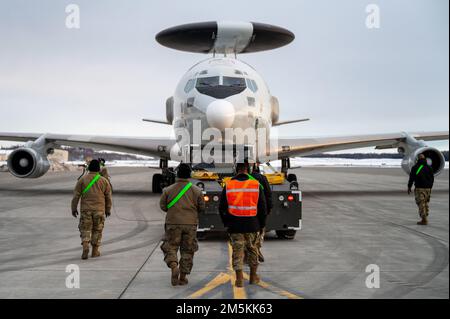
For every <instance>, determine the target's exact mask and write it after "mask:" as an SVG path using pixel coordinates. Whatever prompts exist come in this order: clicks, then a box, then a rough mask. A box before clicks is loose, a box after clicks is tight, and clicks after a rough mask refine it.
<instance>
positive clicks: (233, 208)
mask: <svg viewBox="0 0 450 319" xmlns="http://www.w3.org/2000/svg"><path fill="white" fill-rule="evenodd" d="M248 170H249V165H248V163H237V164H236V172H237V174H236V176H234V177H233V178H232V179H231V180H230V181H229V182H227V184H226V186H225V187H224V188H223V191H222V196H221V199H220V204H219V213H220V217H221V219H222V222H223V224H224V226H225V227H226V228H227V231H228V234H229V236H230V245H231V247H232V250H233V254H232V263H233V269H234V270H235V272H236V282H235V285H236V287H243V286H244V274H243V267H244V256H245V255H247V262H248V265H249V266H250V280H249V282H250V284H257V283H259V281H260V279H259V276H258V275H257V269H258V263H259V262H258V243H259V232H260V231H261V229H263V228H264V227H265V225H266V216H267V205H266V200H265V196H264V194H263V190H262V187H261V185H260V184H259V182H257V181H255V180H252V179H253V178H251V176H249V175H248ZM229 201H230V202H229Z"/></svg>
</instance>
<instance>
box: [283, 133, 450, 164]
mask: <svg viewBox="0 0 450 319" xmlns="http://www.w3.org/2000/svg"><path fill="white" fill-rule="evenodd" d="M408 135H409V136H412V137H414V138H415V139H417V140H423V141H438V140H448V138H449V132H448V131H441V132H417V133H408V134H407V133H392V134H373V135H353V136H339V137H320V138H280V139H278V145H277V148H278V157H279V158H281V157H295V156H305V155H312V154H318V153H324V152H333V151H340V150H346V149H353V148H362V147H371V146H375V147H376V148H378V149H387V148H396V147H398V143H400V142H402V141H405V140H406V138H407V136H408Z"/></svg>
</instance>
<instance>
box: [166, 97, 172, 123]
mask: <svg viewBox="0 0 450 319" xmlns="http://www.w3.org/2000/svg"><path fill="white" fill-rule="evenodd" d="M166 120H167V122H168V123H169V124H172V123H173V96H171V97H169V98H168V99H167V100H166Z"/></svg>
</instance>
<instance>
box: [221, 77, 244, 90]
mask: <svg viewBox="0 0 450 319" xmlns="http://www.w3.org/2000/svg"><path fill="white" fill-rule="evenodd" d="M223 85H224V86H231V87H238V88H244V89H245V79H244V78H234V77H231V76H224V77H223Z"/></svg>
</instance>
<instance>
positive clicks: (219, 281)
mask: <svg viewBox="0 0 450 319" xmlns="http://www.w3.org/2000/svg"><path fill="white" fill-rule="evenodd" d="M227 270H228V271H227V273H224V272H221V273H220V274H218V275H217V276H216V277H215V278H214V279H213V280H211V281H210V282H208V283H207V284H206V285H205V286H204V287H203V288H201V289H199V290H197V291H196V292H194V293H192V294H191V295H190V296H189V297H188V298H200V297H201V296H203V295H205V294H206V293H208V292H210V291H212V290H214V289H216V288H217V287H219V286H222V285H224V284H226V283H227V282H230V284H231V288H232V289H233V297H234V299H247V292H246V291H245V288H239V287H236V285H235V281H236V274H235V272H234V271H233V249H232V247H231V244H230V243H229V242H228V267H227ZM244 279H245V280H249V279H250V276H249V275H248V274H247V273H245V272H244ZM258 286H260V287H261V288H264V289H267V290H269V291H270V292H272V293H274V294H277V295H279V296H283V297H286V298H289V299H304V298H303V297H301V296H298V295H296V294H293V293H291V292H289V291H286V290H284V289H281V288H278V287H275V286H272V285H270V284H268V283H267V282H264V281H262V280H261V281H260V282H259V283H258Z"/></svg>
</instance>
